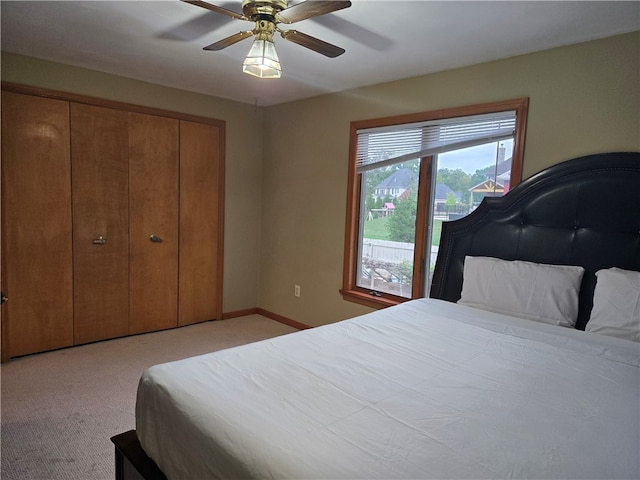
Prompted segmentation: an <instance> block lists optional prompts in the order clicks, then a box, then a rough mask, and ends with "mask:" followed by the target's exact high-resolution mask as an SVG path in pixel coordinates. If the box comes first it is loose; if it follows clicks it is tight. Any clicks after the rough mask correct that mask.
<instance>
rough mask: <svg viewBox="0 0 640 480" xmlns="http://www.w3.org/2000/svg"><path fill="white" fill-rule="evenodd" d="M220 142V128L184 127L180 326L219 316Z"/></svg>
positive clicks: (181, 142)
mask: <svg viewBox="0 0 640 480" xmlns="http://www.w3.org/2000/svg"><path fill="white" fill-rule="evenodd" d="M220 142H221V138H220V129H219V128H218V127H216V126H212V125H205V124H201V123H194V122H187V121H181V122H180V273H179V295H178V299H179V307H178V324H179V325H189V324H191V323H196V322H204V321H207V320H213V319H215V318H216V316H217V309H218V290H219V285H218V273H219V271H218V269H219V268H220V267H221V266H220V265H219V262H218V232H219V225H220V223H221V222H222V218H221V216H222V215H221V213H220V210H219V208H218V207H219V205H218V198H219V195H218V193H217V191H218V189H219V187H220V185H221V182H222V178H221V176H222V173H221V171H220V170H221V169H220V165H221V163H220V162H221V146H220Z"/></svg>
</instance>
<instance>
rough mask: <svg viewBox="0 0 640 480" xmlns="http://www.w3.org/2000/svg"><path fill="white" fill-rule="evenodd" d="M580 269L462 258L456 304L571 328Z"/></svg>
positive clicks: (496, 259)
mask: <svg viewBox="0 0 640 480" xmlns="http://www.w3.org/2000/svg"><path fill="white" fill-rule="evenodd" d="M583 274H584V268H582V267H576V266H570V265H546V264H541V263H533V262H525V261H522V260H513V261H507V260H501V259H499V258H492V257H469V256H467V257H465V261H464V270H463V279H462V298H460V300H458V303H461V304H463V305H468V306H470V307H475V308H480V309H482V310H489V311H491V312H498V313H504V314H507V315H512V316H514V317H520V318H525V319H528V320H535V321H537V322H543V323H550V324H552V325H561V326H564V327H573V326H574V325H575V323H576V319H577V317H578V292H579V290H580V283H581V282H582V275H583Z"/></svg>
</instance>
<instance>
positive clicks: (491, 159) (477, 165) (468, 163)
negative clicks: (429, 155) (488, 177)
mask: <svg viewBox="0 0 640 480" xmlns="http://www.w3.org/2000/svg"><path fill="white" fill-rule="evenodd" d="M500 143H501V144H503V145H504V146H505V147H506V155H505V157H506V158H509V157H511V152H512V151H513V140H504V141H501V142H500ZM495 162H496V143H490V144H485V145H479V146H477V147H469V148H464V149H462V150H455V151H453V152H447V153H441V154H440V155H438V168H448V169H449V170H457V169H460V170H462V171H464V172H465V173H469V174H473V173H475V172H476V170H478V169H481V168H484V167H488V166H489V165H495Z"/></svg>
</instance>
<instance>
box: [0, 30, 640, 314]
mask: <svg viewBox="0 0 640 480" xmlns="http://www.w3.org/2000/svg"><path fill="white" fill-rule="evenodd" d="M639 59H640V34H639V33H634V34H629V35H622V36H618V37H613V38H609V39H604V40H599V41H594V42H589V43H584V44H580V45H575V46H569V47H563V48H558V49H554V50H549V51H545V52H539V53H535V54H530V55H524V56H520V57H514V58H511V59H507V60H502V61H497V62H491V63H485V64H481V65H476V66H472V67H467V68H461V69H457V70H450V71H447V72H442V73H437V74H432V75H427V76H423V77H417V78H412V79H406V80H402V81H398V82H392V83H387V84H383V85H376V86H372V87H367V88H361V89H357V90H353V91H349V92H345V93H341V94H333V95H326V96H322V97H316V98H312V99H309V100H303V101H298V102H292V103H288V104H283V105H279V106H274V107H268V108H261V109H257V111H256V109H255V108H254V107H253V106H250V105H245V104H241V103H237V102H231V101H227V100H223V99H219V98H214V97H208V96H205V95H199V94H195V93H189V92H185V91H180V90H176V89H171V88H166V87H161V86H158V85H153V84H149V83H144V82H140V81H137V80H130V79H126V78H122V77H117V76H112V75H107V74H103V73H99V72H95V71H90V70H84V69H80V68H75V67H70V66H65V65H60V64H55V63H51V62H46V61H42V60H36V59H33V58H27V57H21V56H16V55H10V54H5V53H3V54H2V80H5V81H11V82H18V83H23V84H26V85H33V86H39V87H46V88H52V89H57V90H62V91H68V92H74V93H79V94H84V95H91V96H96V97H102V98H110V99H114V100H118V101H124V102H129V103H134V104H138V105H146V106H153V107H157V108H165V109H168V110H174V111H180V112H185V113H191V114H195V115H202V116H208V117H213V118H218V119H221V120H225V121H226V122H227V142H226V146H227V156H226V187H225V188H226V217H225V256H224V261H225V275H224V305H223V308H224V311H225V312H232V311H236V310H242V309H246V308H253V307H256V306H258V307H261V308H264V309H266V310H269V311H271V312H274V313H277V314H280V315H283V316H285V317H289V318H291V319H294V320H296V321H299V322H303V323H306V324H309V325H314V326H315V325H321V324H324V323H329V322H334V321H337V320H341V319H344V318H348V317H350V316H354V315H358V314H362V313H366V312H367V311H369V309H367V308H365V307H361V306H359V305H356V304H353V303H350V302H345V301H344V300H342V297H341V296H340V294H339V293H338V290H339V288H340V287H341V284H342V259H343V243H344V222H345V202H346V187H347V185H346V173H347V161H348V155H347V150H348V143H349V124H350V122H351V121H353V120H362V119H368V118H377V117H383V116H389V115H397V114H404V113H411V112H418V111H428V110H433V109H438V108H447V107H455V106H463V105H472V104H476V103H483V102H488V101H494V100H504V99H510V98H516V97H529V98H530V106H529V124H528V129H527V139H526V148H525V159H524V175H525V177H526V176H530V175H532V174H533V173H535V172H537V171H539V170H541V169H543V168H545V167H547V166H549V165H552V164H554V163H557V162H559V161H562V160H566V159H569V158H573V157H576V156H580V155H583V154H589V153H596V152H606V151H614V150H615V151H623V150H640V118H639V115H640V114H639V111H640V91H639V90H640V87H639V85H640V78H639V77H640V65H639ZM294 284H299V285H301V287H302V292H301V297H300V298H295V297H294V295H293V286H294Z"/></svg>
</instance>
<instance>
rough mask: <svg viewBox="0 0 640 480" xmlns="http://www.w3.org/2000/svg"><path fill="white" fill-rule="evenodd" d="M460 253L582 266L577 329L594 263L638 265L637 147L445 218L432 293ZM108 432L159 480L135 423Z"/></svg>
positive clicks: (448, 293) (119, 453)
mask: <svg viewBox="0 0 640 480" xmlns="http://www.w3.org/2000/svg"><path fill="white" fill-rule="evenodd" d="M466 255H475V256H490V257H498V258H502V259H505V260H527V261H531V262H537V263H551V264H559V265H580V266H582V267H584V268H585V275H584V277H583V281H582V286H581V290H580V313H579V315H578V321H577V324H576V328H579V329H582V330H584V327H585V325H586V323H587V321H588V319H589V314H590V312H591V307H592V297H593V289H594V287H595V278H596V277H595V273H596V271H598V270H599V269H602V268H610V267H619V268H623V269H626V270H636V271H640V153H638V152H632V153H606V154H597V155H590V156H586V157H581V158H576V159H574V160H569V161H567V162H563V163H560V164H557V165H554V166H552V167H550V168H548V169H546V170H544V171H542V172H540V173H538V174H536V175H534V176H532V177H530V178H529V179H527V180H525V181H524V182H522V183H521V184H520V185H518V186H517V187H515V188H514V189H513V190H511V191H510V192H509V193H508V194H506V195H505V196H504V197H496V198H485V199H484V200H483V202H482V203H481V204H480V206H479V207H478V208H477V209H476V210H475V211H474V212H472V213H471V214H469V215H468V216H466V217H464V218H462V219H460V220H456V221H452V222H445V223H444V224H443V228H442V236H441V240H440V249H439V251H438V258H437V261H436V267H435V271H434V275H433V282H432V285H431V294H430V296H431V297H433V298H439V299H443V300H448V301H451V302H455V301H457V300H458V299H459V298H460V292H461V291H462V271H463V264H464V258H465V256H466ZM111 440H112V442H113V443H114V445H115V461H116V479H117V480H140V479H143V480H166V477H165V475H164V474H163V473H162V471H161V470H160V469H159V468H158V466H157V465H156V464H155V462H154V461H153V460H152V459H150V458H149V457H148V456H147V455H146V454H145V452H144V450H143V449H142V447H141V446H140V443H139V442H138V438H137V436H136V432H135V430H130V431H128V432H124V433H121V434H120V435H116V436H114V437H113V438H111Z"/></svg>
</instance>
